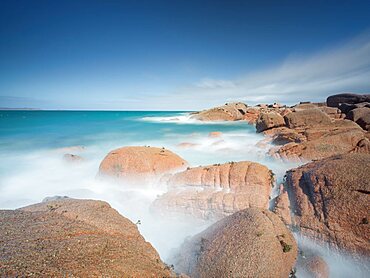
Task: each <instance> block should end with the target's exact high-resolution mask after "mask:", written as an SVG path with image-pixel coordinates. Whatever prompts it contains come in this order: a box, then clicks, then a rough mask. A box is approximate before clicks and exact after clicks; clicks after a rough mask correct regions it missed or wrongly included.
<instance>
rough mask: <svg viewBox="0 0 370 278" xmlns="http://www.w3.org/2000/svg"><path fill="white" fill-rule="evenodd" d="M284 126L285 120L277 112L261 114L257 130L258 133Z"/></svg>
mask: <svg viewBox="0 0 370 278" xmlns="http://www.w3.org/2000/svg"><path fill="white" fill-rule="evenodd" d="M284 125H285V123H284V118H283V117H282V116H281V115H280V114H278V113H276V112H269V113H261V114H260V116H259V117H258V119H257V122H256V130H257V132H262V131H265V130H267V129H271V128H274V127H281V126H284Z"/></svg>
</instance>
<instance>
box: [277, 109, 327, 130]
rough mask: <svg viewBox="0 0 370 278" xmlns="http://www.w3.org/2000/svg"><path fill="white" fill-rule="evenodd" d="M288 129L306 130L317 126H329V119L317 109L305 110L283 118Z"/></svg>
mask: <svg viewBox="0 0 370 278" xmlns="http://www.w3.org/2000/svg"><path fill="white" fill-rule="evenodd" d="M284 120H285V123H286V126H287V127H288V128H291V129H294V128H302V127H303V128H307V127H312V126H317V125H330V124H331V119H330V117H329V116H328V115H327V114H326V113H324V112H322V111H320V110H319V109H306V110H302V111H298V112H295V113H290V114H288V115H286V116H285V117H284Z"/></svg>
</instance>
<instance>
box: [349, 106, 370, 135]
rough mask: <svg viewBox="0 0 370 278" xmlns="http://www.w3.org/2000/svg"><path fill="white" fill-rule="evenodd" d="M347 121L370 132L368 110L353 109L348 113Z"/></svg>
mask: <svg viewBox="0 0 370 278" xmlns="http://www.w3.org/2000/svg"><path fill="white" fill-rule="evenodd" d="M346 118H347V119H349V120H351V121H354V122H356V123H357V124H358V125H359V126H361V127H362V128H363V129H364V130H370V108H369V107H362V108H355V109H353V110H351V111H349V112H348V114H347V116H346Z"/></svg>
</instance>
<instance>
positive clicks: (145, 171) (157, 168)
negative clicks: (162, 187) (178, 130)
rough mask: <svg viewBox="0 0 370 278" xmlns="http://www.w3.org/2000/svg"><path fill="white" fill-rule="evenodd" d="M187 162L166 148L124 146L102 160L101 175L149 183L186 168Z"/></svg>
mask: <svg viewBox="0 0 370 278" xmlns="http://www.w3.org/2000/svg"><path fill="white" fill-rule="evenodd" d="M187 165H188V164H187V162H186V161H185V160H184V159H182V158H181V157H179V156H178V155H176V154H174V153H173V152H171V151H169V150H166V149H164V148H155V147H124V148H120V149H116V150H113V151H111V152H110V153H109V154H108V155H107V156H106V157H105V158H104V160H103V161H102V162H101V164H100V167H99V175H100V176H106V177H111V178H114V179H116V180H119V181H122V182H124V183H129V184H144V185H145V184H149V183H155V182H158V181H159V180H160V178H161V177H162V176H164V175H165V174H168V173H174V172H176V171H181V170H184V169H185V168H186V167H187Z"/></svg>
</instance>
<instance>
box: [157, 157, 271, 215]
mask: <svg viewBox="0 0 370 278" xmlns="http://www.w3.org/2000/svg"><path fill="white" fill-rule="evenodd" d="M272 183H273V177H272V172H271V171H270V170H269V169H268V168H267V167H266V166H264V165H261V164H259V163H255V162H249V161H241V162H232V163H226V164H218V165H217V164H215V165H209V166H204V167H195V168H189V169H188V170H186V171H183V172H180V173H177V174H175V175H173V176H172V177H171V178H170V179H169V181H168V187H169V190H168V192H167V193H165V194H163V195H161V196H159V197H158V198H157V199H156V200H155V201H154V203H153V206H152V207H153V209H154V210H155V211H157V212H161V213H163V214H166V213H183V214H190V215H192V216H195V217H198V218H203V219H220V218H222V217H224V216H226V215H230V214H232V213H234V212H236V211H239V210H242V209H245V208H248V207H258V208H265V209H267V208H268V203H269V196H270V193H271V189H272V186H271V185H272Z"/></svg>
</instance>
